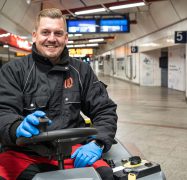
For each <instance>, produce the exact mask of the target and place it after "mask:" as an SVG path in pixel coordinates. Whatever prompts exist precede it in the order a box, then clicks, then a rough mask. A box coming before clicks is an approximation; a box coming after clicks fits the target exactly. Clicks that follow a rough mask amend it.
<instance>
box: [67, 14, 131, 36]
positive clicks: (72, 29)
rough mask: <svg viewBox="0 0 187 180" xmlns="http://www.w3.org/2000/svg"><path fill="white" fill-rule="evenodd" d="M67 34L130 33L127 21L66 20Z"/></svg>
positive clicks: (123, 19)
mask: <svg viewBox="0 0 187 180" xmlns="http://www.w3.org/2000/svg"><path fill="white" fill-rule="evenodd" d="M67 29H68V33H70V34H71V33H72V34H73V33H88V34H89V33H127V32H130V25H129V19H127V18H126V17H124V18H121V19H120V18H118V19H117V18H114V19H68V20H67Z"/></svg>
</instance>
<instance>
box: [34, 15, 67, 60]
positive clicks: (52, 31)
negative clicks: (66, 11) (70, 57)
mask: <svg viewBox="0 0 187 180" xmlns="http://www.w3.org/2000/svg"><path fill="white" fill-rule="evenodd" d="M32 39H33V42H35V43H36V48H37V50H38V52H39V53H40V54H41V55H43V56H44V57H47V58H49V60H50V61H51V62H52V63H54V64H55V63H56V62H57V61H58V58H59V56H60V54H61V53H62V51H63V50H64V47H65V45H66V44H67V42H68V35H67V32H66V31H65V24H64V21H63V19H58V18H55V19H52V18H48V17H42V18H41V19H40V22H39V24H38V28H37V30H36V31H35V32H33V35H32Z"/></svg>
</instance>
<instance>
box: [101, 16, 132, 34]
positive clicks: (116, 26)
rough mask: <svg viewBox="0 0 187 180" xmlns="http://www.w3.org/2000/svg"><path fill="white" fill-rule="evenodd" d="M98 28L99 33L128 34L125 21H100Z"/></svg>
mask: <svg viewBox="0 0 187 180" xmlns="http://www.w3.org/2000/svg"><path fill="white" fill-rule="evenodd" d="M99 26H100V32H101V33H103V32H106V33H108V32H109V33H113V32H114V33H116V32H129V21H128V20H127V19H101V20H100V24H99Z"/></svg>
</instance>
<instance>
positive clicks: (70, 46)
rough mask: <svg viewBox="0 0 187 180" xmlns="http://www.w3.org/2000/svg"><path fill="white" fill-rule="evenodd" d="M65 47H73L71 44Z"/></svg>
mask: <svg viewBox="0 0 187 180" xmlns="http://www.w3.org/2000/svg"><path fill="white" fill-rule="evenodd" d="M66 47H67V48H72V47H74V46H73V45H66Z"/></svg>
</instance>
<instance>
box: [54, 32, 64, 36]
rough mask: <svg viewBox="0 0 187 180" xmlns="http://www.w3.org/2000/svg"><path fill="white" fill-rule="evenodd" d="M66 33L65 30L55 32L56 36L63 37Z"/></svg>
mask: <svg viewBox="0 0 187 180" xmlns="http://www.w3.org/2000/svg"><path fill="white" fill-rule="evenodd" d="M63 35H64V32H55V36H58V37H61V36H63Z"/></svg>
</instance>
